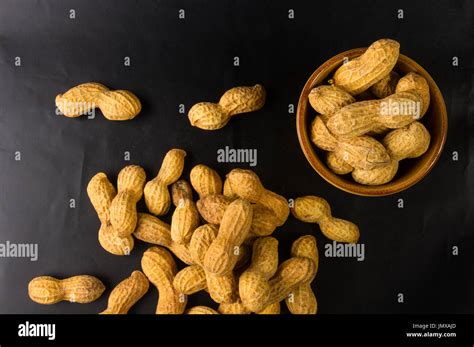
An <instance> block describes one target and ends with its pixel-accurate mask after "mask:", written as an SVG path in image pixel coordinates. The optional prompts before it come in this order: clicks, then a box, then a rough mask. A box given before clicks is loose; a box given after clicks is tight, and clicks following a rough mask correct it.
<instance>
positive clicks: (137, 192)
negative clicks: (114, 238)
mask: <svg viewBox="0 0 474 347" xmlns="http://www.w3.org/2000/svg"><path fill="white" fill-rule="evenodd" d="M145 181H146V174H145V170H143V169H142V168H141V167H140V166H138V165H129V166H126V167H124V168H123V169H122V170H120V173H119V175H118V179H117V190H118V193H117V195H116V196H115V198H114V200H113V201H112V204H111V206H110V223H111V224H112V227H113V228H114V229H115V231H116V232H117V234H118V236H120V237H127V236H130V235H131V234H132V233H133V231H134V230H135V227H136V224H137V206H136V205H137V202H138V201H139V200H140V199H141V197H142V195H143V185H144V184H145Z"/></svg>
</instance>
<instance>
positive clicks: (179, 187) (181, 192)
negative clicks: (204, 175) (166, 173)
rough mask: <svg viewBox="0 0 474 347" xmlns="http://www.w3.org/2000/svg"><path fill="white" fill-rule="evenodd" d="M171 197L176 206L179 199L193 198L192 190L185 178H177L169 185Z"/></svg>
mask: <svg viewBox="0 0 474 347" xmlns="http://www.w3.org/2000/svg"><path fill="white" fill-rule="evenodd" d="M171 199H172V201H173V205H174V206H175V207H178V205H179V202H180V200H193V190H192V188H191V185H190V184H189V183H188V182H187V181H186V180H178V181H176V182H174V183H173V184H172V185H171Z"/></svg>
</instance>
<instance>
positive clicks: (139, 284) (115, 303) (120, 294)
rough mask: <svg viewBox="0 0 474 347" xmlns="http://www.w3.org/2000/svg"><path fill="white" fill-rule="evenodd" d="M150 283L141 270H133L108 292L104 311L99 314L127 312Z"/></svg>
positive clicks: (144, 292) (143, 293)
mask: <svg viewBox="0 0 474 347" xmlns="http://www.w3.org/2000/svg"><path fill="white" fill-rule="evenodd" d="M149 287H150V283H149V282H148V279H147V278H146V276H145V275H144V274H143V273H142V272H141V271H133V272H132V274H131V275H130V277H128V278H126V279H124V280H123V281H122V282H120V283H119V284H118V285H117V286H116V287H115V288H114V289H113V290H112V292H111V293H110V296H109V301H108V304H107V308H106V309H105V311H102V312H101V314H127V313H128V311H129V310H130V308H131V307H132V306H133V305H135V304H136V303H137V302H138V300H140V299H141V298H142V297H143V296H144V295H145V294H146V292H147V291H148V288H149Z"/></svg>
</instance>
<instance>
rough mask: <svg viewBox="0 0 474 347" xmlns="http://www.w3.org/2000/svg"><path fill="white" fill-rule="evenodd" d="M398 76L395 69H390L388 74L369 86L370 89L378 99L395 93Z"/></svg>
mask: <svg viewBox="0 0 474 347" xmlns="http://www.w3.org/2000/svg"><path fill="white" fill-rule="evenodd" d="M399 79H400V76H399V75H398V73H396V72H395V71H390V73H389V74H388V75H386V76H385V77H384V78H382V79H381V80H380V81H378V82H377V83H375V84H374V85H373V86H372V87H370V91H371V92H372V94H374V96H375V97H377V98H378V99H383V98H386V97H387V96H389V95H392V94H393V93H395V89H396V87H397V83H398V80H399Z"/></svg>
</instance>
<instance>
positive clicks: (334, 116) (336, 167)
mask: <svg viewBox="0 0 474 347" xmlns="http://www.w3.org/2000/svg"><path fill="white" fill-rule="evenodd" d="M399 48H400V45H399V43H398V42H396V41H394V40H390V39H381V40H378V41H376V42H374V43H373V44H372V45H371V46H370V47H369V48H368V49H367V51H366V52H365V53H364V54H362V55H361V56H360V57H358V58H356V59H353V60H351V61H349V62H347V63H346V64H344V65H342V66H341V67H339V68H338V69H337V70H336V72H335V73H334V76H333V78H332V79H331V80H330V81H329V82H330V83H331V85H322V86H318V87H316V88H314V89H312V90H311V92H310V94H309V96H308V99H309V103H310V104H311V106H312V107H313V109H314V110H315V111H316V112H317V113H318V115H317V116H316V117H315V119H314V121H313V123H312V126H311V140H312V142H313V143H314V144H315V145H316V146H317V147H318V148H320V149H322V150H325V151H327V157H326V163H327V165H328V167H329V168H330V169H331V170H332V171H333V172H334V173H336V174H339V175H346V174H349V173H351V174H352V178H353V179H354V181H356V182H358V183H361V184H365V185H380V184H385V183H388V182H390V181H391V180H392V179H393V178H394V177H395V175H396V173H397V171H398V167H399V165H398V164H399V162H400V161H401V160H403V159H407V158H417V157H419V156H421V155H422V154H424V153H425V152H426V151H427V150H428V147H429V144H430V134H429V132H428V130H427V129H426V128H425V126H424V125H423V124H422V123H421V122H419V121H418V120H419V119H421V117H423V116H424V115H425V113H426V112H427V110H428V107H429V103H430V90H429V86H428V83H427V81H426V80H425V78H423V77H422V76H420V75H419V74H417V73H415V72H410V73H407V74H406V75H404V76H403V77H401V78H400V76H399V74H398V73H397V72H395V71H393V68H394V67H395V64H396V62H397V60H398V56H399Z"/></svg>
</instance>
